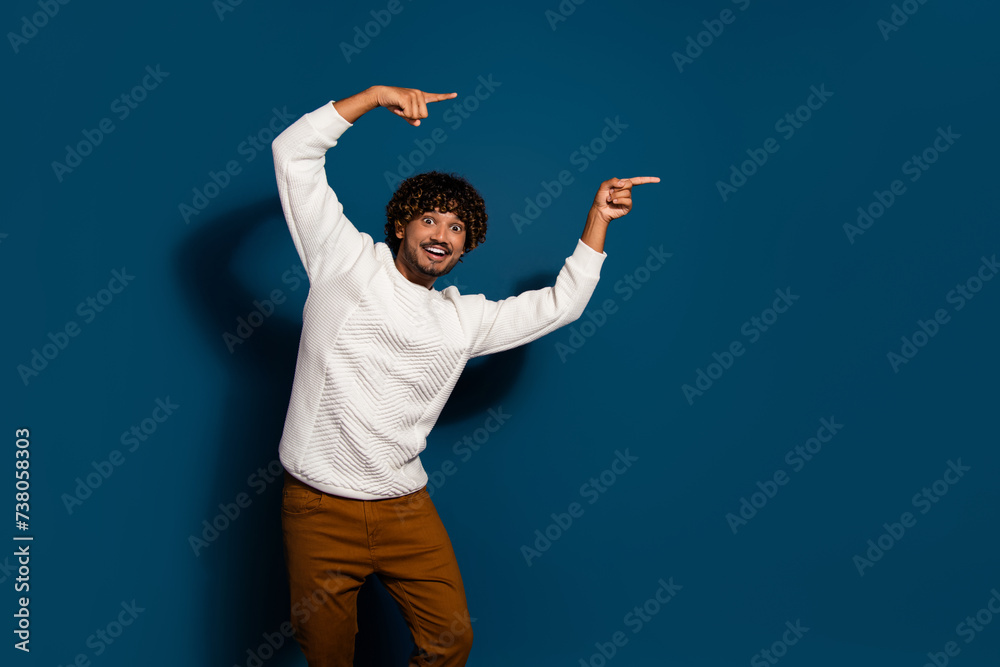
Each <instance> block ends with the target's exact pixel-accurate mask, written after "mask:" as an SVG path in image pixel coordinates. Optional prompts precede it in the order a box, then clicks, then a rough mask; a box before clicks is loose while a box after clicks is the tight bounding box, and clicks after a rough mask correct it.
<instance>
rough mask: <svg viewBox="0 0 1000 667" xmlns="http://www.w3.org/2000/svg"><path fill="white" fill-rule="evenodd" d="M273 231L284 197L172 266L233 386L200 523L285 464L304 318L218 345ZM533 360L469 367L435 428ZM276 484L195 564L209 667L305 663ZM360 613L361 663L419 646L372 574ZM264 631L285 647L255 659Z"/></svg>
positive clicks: (208, 233) (198, 242)
mask: <svg viewBox="0 0 1000 667" xmlns="http://www.w3.org/2000/svg"><path fill="white" fill-rule="evenodd" d="M275 224H276V225H281V226H282V227H283V228H284V225H285V222H284V216H283V214H282V210H281V204H280V201H279V200H278V198H277V197H274V198H269V199H265V200H261V201H258V202H255V203H253V204H249V205H247V206H245V207H242V208H240V209H237V210H234V211H232V212H231V213H229V214H228V215H225V216H222V217H219V218H215V219H213V220H211V221H207V222H206V223H205V224H202V225H200V226H199V227H198V228H197V229H196V230H193V232H192V233H191V235H190V236H189V237H188V238H187V239H186V240H185V241H184V242H183V243H182V244H181V246H180V248H179V249H178V253H177V255H176V257H175V263H176V269H177V273H178V280H179V283H180V284H181V285H182V287H183V288H184V290H185V293H186V296H187V302H188V303H189V304H191V307H192V308H193V309H194V310H195V311H196V313H195V314H196V319H197V321H198V322H199V323H200V324H201V326H202V330H203V332H204V334H205V340H206V343H207V344H208V345H209V347H210V348H211V349H213V350H215V351H216V353H217V354H218V357H219V366H220V367H221V368H224V369H228V371H229V372H228V375H229V377H230V386H229V388H228V390H227V392H226V394H225V395H223V396H219V397H218V400H217V401H216V407H217V409H218V410H220V411H221V414H222V417H223V418H222V422H223V423H224V424H225V426H224V427H223V430H222V432H221V433H219V434H218V435H217V437H216V438H215V440H214V442H215V443H216V447H215V451H213V452H212V453H211V456H210V457H209V458H210V459H211V460H217V461H220V462H221V465H219V466H218V467H217V469H216V470H215V471H214V475H213V477H212V478H211V479H208V480H205V481H206V482H207V483H209V484H211V485H212V488H213V489H216V490H217V493H214V494H213V499H214V500H213V502H212V504H211V506H210V507H207V508H206V509H205V513H204V517H214V516H215V515H217V514H218V513H219V507H218V503H219V502H231V501H232V500H233V499H234V498H235V497H236V495H237V494H238V493H240V492H248V486H247V475H249V474H250V473H251V472H252V471H253V470H254V469H255V468H256V467H257V466H260V467H262V468H265V469H266V468H267V465H268V462H270V461H275V460H277V456H278V443H279V441H280V439H281V432H282V427H283V425H284V419H285V413H286V410H287V408H288V398H289V396H290V394H291V388H292V379H293V377H294V371H295V361H296V355H297V351H298V344H299V336H300V333H301V328H302V324H301V320H298V321H292V320H288V319H282V318H271V319H269V320H268V321H267V323H266V324H265V325H264V326H261V327H260V328H259V329H257V330H256V331H255V332H254V335H253V336H252V337H251V338H249V339H247V340H246V342H245V343H243V344H242V345H240V347H239V354H235V355H234V354H230V353H229V351H228V350H227V349H226V346H225V345H224V344H223V342H222V338H221V332H223V331H228V330H229V329H231V327H232V323H233V322H234V321H235V320H236V318H237V317H238V316H241V315H245V310H246V304H248V303H250V302H251V301H252V300H253V299H255V298H260V297H261V295H259V294H255V293H253V292H251V291H250V290H249V289H248V288H247V287H246V286H245V285H242V284H241V283H240V281H239V279H238V278H237V277H236V276H235V275H233V273H232V272H231V271H230V269H229V268H228V267H229V266H230V259H231V258H232V257H233V255H234V253H235V252H236V250H237V249H238V248H239V247H240V246H241V244H242V242H243V240H244V239H245V238H246V237H247V236H248V235H250V234H251V233H253V231H254V230H255V229H256V228H257V227H258V226H261V225H275ZM288 242H289V243H291V239H290V238H289V240H288ZM554 280H555V274H552V275H538V276H535V277H533V278H532V279H531V280H529V281H525V282H522V283H521V284H519V285H518V286H517V289H516V290H515V293H521V292H523V291H525V290H528V289H538V288H541V287H545V286H547V285H551V284H553V282H554ZM526 353H527V347H526V346H522V347H518V348H515V349H513V350H509V351H507V352H503V353H499V354H495V355H491V356H488V357H484V358H478V359H475V360H473V361H472V362H471V363H470V364H469V365H468V366H467V367H466V369H465V370H464V372H463V373H462V376H461V377H460V378H459V380H458V383H457V384H456V386H455V389H454V390H453V392H452V395H451V398H450V399H449V401H448V403H447V405H446V406H445V408H444V410H443V412H442V414H441V416H440V418H439V419H438V422H437V423H438V424H448V423H452V422H458V421H462V420H465V419H467V418H470V417H474V416H476V417H478V416H480V415H482V414H483V413H484V412H485V411H486V410H487V409H488V408H489V407H492V406H495V405H497V404H498V403H501V402H502V400H503V398H504V397H505V396H506V395H507V394H508V393H509V392H510V391H511V390H512V389H513V387H514V385H515V383H516V381H517V379H518V376H519V375H520V374H521V371H522V369H523V368H524V365H525V363H526ZM431 437H433V435H432V436H431ZM281 485H282V483H281V475H280V474H279V475H278V476H277V478H275V481H273V482H271V483H268V484H267V486H266V489H260V487H259V485H258V486H257V487H256V488H257V489H258V493H259V495H255V494H254V493H249V495H250V496H251V502H252V504H251V505H250V506H248V507H247V508H246V509H244V510H242V512H241V514H240V516H239V517H238V518H237V519H236V520H233V521H232V524H231V525H230V526H229V528H228V529H226V530H225V531H224V532H221V533H220V534H219V536H218V538H217V539H216V540H214V541H213V542H211V543H210V546H209V547H206V548H204V549H202V550H201V552H200V553H199V555H198V558H199V560H200V561H201V564H202V566H203V567H205V568H206V569H207V570H208V575H209V576H208V577H207V581H209V582H210V583H209V584H208V586H207V587H206V589H205V590H204V591H203V594H202V597H201V599H200V600H198V601H197V602H195V603H194V604H197V605H202V606H204V607H205V608H206V611H207V612H208V613H207V614H206V616H207V618H209V619H211V622H210V623H208V624H206V626H205V627H204V628H202V632H203V633H204V641H203V645H204V646H205V653H204V662H203V664H211V665H247V666H248V667H249V666H250V665H263V664H270V665H289V664H304V660H303V659H302V656H301V652H300V651H299V648H298V645H297V644H296V643H295V641H294V639H292V638H288V637H284V636H281V635H280V626H281V625H282V623H284V622H285V621H287V620H289V618H290V601H289V589H288V581H287V572H286V569H285V562H284V555H283V546H282V538H281V515H280V506H281ZM197 520H198V521H199V522H200V520H201V517H198V519H197ZM358 614H359V615H358V628H359V632H358V637H357V652H356V656H355V664H357V665H366V666H379V665H400V664H406V662H407V658H408V656H409V654H410V651H411V650H412V648H413V641H412V638H411V636H410V633H409V629H408V628H407V626H406V623H405V621H404V620H403V616H402V614H401V613H400V611H399V609H398V608H397V607H396V603H395V601H394V600H393V599H392V597H390V596H389V594H388V592H387V591H386V590H385V589H384V588H383V587H382V585H381V583H380V582H378V581H377V580H375V579H374V578H372V577H370V578H369V579H368V580H367V581H366V582H365V584H364V585H363V586H362V588H361V592H360V594H359V597H358ZM275 633H278V634H277V635H276V634H275ZM265 634H266V635H268V636H269V637H270V639H271V640H272V641H271V644H276V643H277V644H279V648H278V650H277V651H276V655H275V656H274V657H273V658H272V657H268V653H269V651H267V650H266V649H265V650H264V651H261V652H260V653H257V649H258V648H259V647H261V645H264V646H265V647H266V646H267V641H266V637H265ZM261 654H262V655H261ZM255 655H256V656H257V659H255ZM259 658H264V659H263V660H260V659H259Z"/></svg>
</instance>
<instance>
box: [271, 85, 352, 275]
mask: <svg viewBox="0 0 1000 667" xmlns="http://www.w3.org/2000/svg"><path fill="white" fill-rule="evenodd" d="M353 125H354V124H353V123H349V122H348V121H347V120H345V119H344V117H343V116H341V115H340V114H339V113H338V112H337V109H336V108H335V107H334V106H333V102H332V101H331V102H328V103H327V104H324V105H323V106H322V107H320V108H319V109H316V110H315V111H311V112H309V113H307V114H305V115H304V116H302V117H301V118H299V119H298V120H297V121H295V122H294V123H292V124H291V125H289V126H288V127H287V128H285V130H284V131H283V132H282V133H281V134H279V135H278V136H277V137H276V138H275V139H274V141H273V142H272V144H271V152H272V153H273V154H274V173H275V176H276V178H277V181H278V195H279V196H280V198H281V208H282V210H283V211H284V213H285V221H286V222H287V223H288V230H289V231H290V232H291V234H292V241H293V242H294V243H295V250H296V251H297V252H298V254H299V259H301V260H302V265H303V266H304V267H305V269H306V274H307V275H308V276H309V278H310V280H312V278H313V276H314V273H315V271H316V268H317V265H318V263H319V261H320V259H322V261H324V262H327V261H329V262H333V263H334V264H333V265H334V266H337V267H347V266H349V265H350V264H352V263H353V261H352V260H353V259H354V258H356V257H357V256H358V255H360V254H361V251H362V250H363V248H364V242H365V235H363V234H361V233H360V232H359V231H358V229H357V228H356V227H355V226H354V225H353V224H352V223H351V221H350V220H348V219H347V217H346V216H345V215H344V207H343V205H342V204H341V203H340V200H339V199H338V198H337V195H336V194H335V193H334V192H333V190H332V189H331V188H330V185H329V183H327V180H326V170H325V168H324V167H325V165H326V152H327V150H328V149H330V148H332V147H333V146H336V145H337V140H338V139H339V138H340V135H341V134H343V133H344V132H345V131H346V130H347V129H348V128H350V127H353Z"/></svg>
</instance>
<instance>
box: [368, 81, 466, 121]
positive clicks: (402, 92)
mask: <svg viewBox="0 0 1000 667" xmlns="http://www.w3.org/2000/svg"><path fill="white" fill-rule="evenodd" d="M374 94H375V101H376V102H377V103H378V105H379V106H380V107H385V108H386V109H388V110H389V111H391V112H393V113H394V114H396V115H397V116H400V117H402V118H403V119H405V120H406V122H407V123H409V124H410V125H412V126H414V127H417V126H419V125H420V119H421V118H427V104H428V102H440V101H441V100H450V99H452V98H455V97H458V93H425V92H423V91H422V90H417V89H416V88H398V87H396V86H376V87H375V88H374Z"/></svg>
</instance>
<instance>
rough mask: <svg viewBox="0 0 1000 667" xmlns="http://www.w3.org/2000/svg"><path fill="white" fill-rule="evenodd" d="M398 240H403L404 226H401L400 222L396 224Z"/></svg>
mask: <svg viewBox="0 0 1000 667" xmlns="http://www.w3.org/2000/svg"><path fill="white" fill-rule="evenodd" d="M396 238H397V239H401V238H403V225H401V224H399V223H398V222H397V223H396Z"/></svg>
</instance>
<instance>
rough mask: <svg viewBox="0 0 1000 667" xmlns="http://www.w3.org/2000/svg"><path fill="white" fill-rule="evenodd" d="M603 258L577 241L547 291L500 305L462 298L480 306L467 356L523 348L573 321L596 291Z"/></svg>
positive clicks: (522, 296)
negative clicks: (479, 313) (479, 317)
mask: <svg viewBox="0 0 1000 667" xmlns="http://www.w3.org/2000/svg"><path fill="white" fill-rule="evenodd" d="M607 256H608V254H607V253H606V252H603V251H601V252H597V251H596V250H594V249H593V248H591V247H590V246H589V245H587V244H586V243H584V242H583V240H582V239H581V240H579V241H577V242H576V248H575V249H574V250H573V254H572V255H570V256H569V257H567V258H566V261H565V263H564V264H563V267H562V269H560V271H559V275H558V276H557V277H556V284H555V285H553V286H551V287H545V288H543V289H537V290H529V291H527V292H522V293H521V294H518V295H517V296H511V297H507V298H506V299H503V300H501V301H490V300H488V299H486V297H485V296H483V295H482V294H472V295H468V296H463V297H462V298H463V299H478V300H481V301H482V302H483V303H482V313H483V315H482V320H481V324H480V327H479V330H478V332H477V334H476V337H475V340H474V341H473V343H472V346H471V349H470V353H469V356H470V357H481V356H483V355H486V354H493V353H495V352H503V351H504V350H509V349H511V348H514V347H518V346H519V345H525V344H527V343H530V342H531V341H533V340H536V339H538V338H541V337H542V336H544V335H545V334H547V333H549V332H551V331H555V330H556V329H558V328H559V327H562V326H565V325H567V324H569V323H571V322H573V321H575V320H576V319H577V318H579V317H580V315H582V314H583V310H584V308H586V306H587V303H588V302H589V301H590V297H591V295H592V294H593V293H594V289H595V288H596V287H597V283H598V281H599V280H600V278H601V265H602V264H603V263H604V258H605V257H607Z"/></svg>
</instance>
